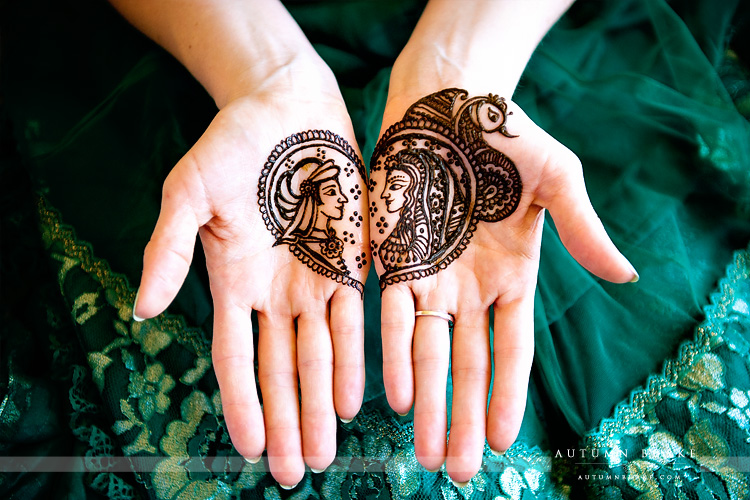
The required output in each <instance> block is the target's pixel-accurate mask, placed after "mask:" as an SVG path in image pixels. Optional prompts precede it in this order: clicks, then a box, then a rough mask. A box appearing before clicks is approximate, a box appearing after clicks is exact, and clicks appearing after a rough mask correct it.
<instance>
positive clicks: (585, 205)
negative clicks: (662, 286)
mask: <svg viewBox="0 0 750 500" xmlns="http://www.w3.org/2000/svg"><path fill="white" fill-rule="evenodd" d="M392 87H393V83H392ZM399 102H405V101H404V100H403V99H400V100H399ZM399 102H397V99H393V100H391V101H390V105H389V107H388V108H387V109H386V114H385V116H386V121H384V125H387V124H390V123H394V122H396V120H400V121H398V122H396V125H394V126H393V127H391V128H389V129H388V130H387V131H386V132H385V134H384V136H383V137H382V138H381V143H379V145H378V147H376V151H375V154H374V155H373V162H372V166H371V169H372V178H371V186H372V189H371V193H370V197H371V199H372V200H373V201H374V202H375V206H376V210H373V213H374V214H375V216H374V217H372V218H371V234H372V235H373V236H372V246H373V256H374V259H375V266H376V269H377V271H378V274H379V275H380V278H381V286H384V291H383V311H382V313H383V314H382V316H383V321H382V323H383V353H384V381H385V385H386V393H387V395H388V399H389V402H390V404H391V406H392V407H393V408H394V410H396V411H397V412H400V413H404V412H406V411H408V410H409V408H410V407H411V406H412V404H413V405H414V425H415V448H416V452H417V457H418V458H419V460H420V461H421V463H422V464H423V465H424V466H425V467H426V468H428V469H436V468H438V467H439V466H440V465H441V464H442V462H443V460H445V459H446V456H447V462H446V464H447V467H448V471H449V473H450V474H451V476H452V477H454V478H459V480H465V479H468V478H470V477H471V476H472V475H473V474H474V473H475V472H476V471H477V470H478V468H479V466H480V464H481V456H482V448H483V445H484V439H485V436H486V437H487V440H488V441H489V444H490V446H491V447H492V448H493V449H496V450H505V449H507V448H508V447H509V446H510V445H511V444H512V442H513V440H514V439H515V436H516V435H517V433H518V429H519V427H520V423H521V418H522V416H523V410H524V407H525V399H526V385H527V383H528V375H529V370H530V366H531V361H532V358H533V297H534V289H535V285H536V274H537V269H538V262H539V250H540V245H541V235H542V228H543V223H544V209H545V208H548V209H550V211H551V213H552V216H553V217H554V218H555V223H556V225H557V228H558V230H559V232H560V234H561V237H562V238H563V242H564V243H565V245H566V246H567V248H568V249H569V251H570V252H571V253H572V254H573V256H574V257H575V258H576V259H578V260H579V262H581V263H582V264H583V265H584V266H586V267H587V268H588V269H589V270H591V271H592V272H594V273H595V274H598V275H599V276H602V277H604V278H606V279H609V280H611V281H616V282H625V281H628V280H630V279H631V278H632V277H633V271H632V267H631V266H630V265H629V263H628V262H627V261H626V260H625V259H624V257H622V256H621V255H620V254H619V252H617V250H616V249H615V247H614V245H613V244H612V243H611V241H610V240H609V238H608V237H607V235H606V232H605V231H604V229H603V227H602V225H601V223H600V222H599V220H598V218H597V217H596V214H595V213H594V211H593V209H592V208H591V205H590V203H589V202H588V198H587V196H586V191H585V187H584V185H583V177H582V175H581V168H580V164H579V163H578V160H577V158H576V157H575V156H574V155H573V154H572V153H571V152H570V151H568V150H567V149H566V148H564V147H563V146H562V145H560V144H559V143H557V142H556V141H555V140H554V139H552V138H551V137H550V136H548V135H547V134H546V133H545V132H543V131H542V130H541V129H540V128H538V127H537V126H536V125H534V124H533V123H532V122H531V121H530V120H529V119H528V118H527V117H526V116H525V114H524V113H523V112H522V111H521V110H520V109H519V108H518V107H517V106H515V104H513V103H507V109H505V106H506V103H504V102H503V101H502V100H498V99H497V98H494V97H489V98H488V97H486V96H485V97H483V98H472V97H470V96H468V95H466V94H465V93H463V92H461V91H459V90H458V89H452V90H445V91H441V92H440V93H436V94H431V95H430V96H427V97H425V98H423V99H420V100H419V101H418V102H417V104H415V105H414V106H409V107H408V110H406V109H405V107H404V106H399V105H398V104H399ZM412 102H414V101H412ZM405 111H406V112H405ZM511 115H512V116H511ZM402 116H403V118H401V117H402ZM506 119H507V122H506V121H504V120H506ZM503 124H506V125H507V130H506V129H504V128H503V127H501V125H503ZM490 308H494V316H495V321H494V331H495V335H494V340H493V346H492V349H490V338H489V309H490ZM415 311H442V312H448V313H450V314H452V315H454V317H455V325H454V330H453V336H452V344H451V340H450V337H449V332H448V323H447V322H446V321H444V320H443V319H440V318H437V317H429V316H428V317H424V316H420V317H418V318H416V319H415ZM451 359H452V362H451V364H450V367H451V369H452V372H453V388H454V389H453V409H454V410H453V415H452V422H451V434H450V442H449V443H448V445H447V447H446V442H445V433H446V431H447V417H446V404H445V390H446V379H447V375H448V370H449V361H450V360H451ZM493 359H494V373H495V375H494V379H495V381H496V382H495V384H494V387H493V389H492V398H491V400H490V405H489V413H487V395H488V392H489V385H490V376H491V373H492V369H493Z"/></svg>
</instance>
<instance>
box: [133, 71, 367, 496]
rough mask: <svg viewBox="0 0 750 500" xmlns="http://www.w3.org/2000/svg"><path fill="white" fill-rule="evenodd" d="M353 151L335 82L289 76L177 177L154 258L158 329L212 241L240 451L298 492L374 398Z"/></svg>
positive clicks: (216, 346) (143, 313)
mask: <svg viewBox="0 0 750 500" xmlns="http://www.w3.org/2000/svg"><path fill="white" fill-rule="evenodd" d="M306 131H317V132H314V133H313V132H310V133H307V132H306ZM325 131H330V132H325ZM347 143H348V144H351V145H354V144H355V142H354V134H353V131H352V128H351V124H350V120H349V117H348V114H347V112H346V109H345V106H344V104H343V101H342V98H341V96H340V93H339V91H338V87H337V86H336V83H335V80H334V79H333V76H332V74H331V73H330V70H329V69H328V68H327V67H325V66H324V65H322V64H321V65H317V64H314V65H310V64H300V63H299V61H296V62H295V63H294V64H291V65H287V66H284V67H283V68H281V69H280V70H279V71H278V72H277V73H274V74H273V78H272V79H269V80H267V81H266V82H265V84H264V85H263V86H260V87H256V88H255V90H254V91H253V92H252V93H250V94H248V95H244V96H240V97H236V98H234V99H233V100H231V101H230V102H228V103H227V104H226V105H225V106H224V107H223V108H222V109H221V111H220V112H219V113H218V114H217V115H216V118H215V119H214V120H213V122H212V123H211V125H210V126H209V127H208V129H207V130H206V132H205V134H204V135H203V136H202V137H201V138H200V140H199V141H198V142H197V143H196V144H195V146H194V147H193V148H192V149H191V150H190V151H189V152H188V153H187V154H186V155H185V156H184V157H183V158H182V159H181V160H180V162H179V163H178V164H177V165H176V166H175V167H174V169H173V170H172V172H171V173H170V175H169V176H168V177H167V179H166V182H165V183H164V191H163V199H162V208H161V213H160V215H159V220H158V222H157V225H156V228H155V230H154V233H153V236H152V238H151V241H150V242H149V244H148V246H147V247H146V251H145V255H144V268H143V278H142V281H141V286H140V289H139V295H138V298H137V304H136V306H135V313H136V314H137V315H138V316H140V317H141V318H150V317H153V316H155V315H157V314H159V313H160V312H162V311H163V310H164V309H165V308H166V307H167V305H168V304H169V303H170V302H171V301H172V300H173V298H174V297H175V295H176V294H177V291H178V290H179V288H180V286H181V284H182V282H183V280H184V278H185V276H186V274H187V271H188V267H189V265H190V262H191V259H192V251H193V246H194V241H195V235H196V233H199V234H200V238H201V242H202V244H203V248H204V250H205V254H206V264H207V268H208V273H209V277H210V283H211V294H212V296H213V301H214V309H215V320H214V339H213V347H212V351H213V363H214V369H215V371H216V377H217V379H218V382H219V385H220V388H221V398H222V406H223V411H224V415H225V418H226V422H227V426H228V429H229V433H230V435H231V438H232V442H233V444H234V446H235V447H236V449H237V450H238V451H239V452H240V453H241V454H242V455H243V456H245V457H246V458H248V459H255V458H256V457H260V455H261V453H262V452H263V450H264V448H266V447H267V449H268V463H269V467H270V470H271V472H272V474H273V475H274V477H275V478H276V479H277V480H278V481H279V483H281V484H282V485H286V486H291V485H295V484H296V483H298V482H299V480H300V479H301V478H302V476H303V474H304V470H305V463H307V465H309V466H310V467H311V468H313V469H325V468H326V467H327V466H328V465H329V464H330V463H331V462H332V461H333V459H334V457H335V452H336V414H338V415H339V417H341V418H342V419H351V418H352V417H354V416H355V415H356V413H357V412H358V410H359V407H360V404H361V401H362V396H363V392H364V364H363V363H364V352H363V311H362V296H361V290H362V284H363V283H364V280H365V277H366V276H367V271H368V268H369V261H370V257H369V253H368V252H369V250H368V248H367V245H365V242H367V239H368V229H367V224H365V223H362V222H361V220H362V215H361V214H364V213H365V210H366V206H367V193H366V190H365V189H364V186H365V183H364V180H363V178H362V174H363V172H364V170H363V169H362V168H359V167H361V160H359V152H358V151H356V150H354V149H352V148H351V147H349V145H348V144H347ZM354 147H356V146H354ZM253 310H254V311H257V315H258V323H259V345H258V381H259V383H260V389H261V392H262V395H263V408H262V409H261V406H260V404H259V398H258V394H257V391H256V384H255V372H254V367H253V362H254V360H253V333H252V325H251V319H250V318H251V312H252V311H253ZM298 384H299V388H300V392H301V409H300V404H299V399H298V391H297V387H298ZM303 458H304V461H303Z"/></svg>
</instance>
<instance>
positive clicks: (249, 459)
mask: <svg viewBox="0 0 750 500" xmlns="http://www.w3.org/2000/svg"><path fill="white" fill-rule="evenodd" d="M244 458H245V462H247V463H249V464H257V463H258V462H260V459H261V457H259V456H258V457H255V458H248V457H244Z"/></svg>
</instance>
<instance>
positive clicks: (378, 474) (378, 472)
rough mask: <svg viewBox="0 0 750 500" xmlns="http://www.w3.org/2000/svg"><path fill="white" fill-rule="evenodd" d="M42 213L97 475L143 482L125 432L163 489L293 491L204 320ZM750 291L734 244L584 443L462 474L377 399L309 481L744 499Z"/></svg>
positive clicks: (392, 488)
mask: <svg viewBox="0 0 750 500" xmlns="http://www.w3.org/2000/svg"><path fill="white" fill-rule="evenodd" d="M39 215H40V221H41V227H42V234H43V235H44V244H45V247H46V248H47V249H48V250H49V252H50V256H51V257H52V259H53V261H54V262H55V263H56V270H57V277H58V281H59V285H60V287H61V289H63V290H68V291H72V290H75V292H74V293H73V295H72V297H74V298H73V300H72V305H71V314H72V317H73V318H74V320H75V322H76V323H77V324H78V325H79V327H80V328H79V329H78V332H79V336H80V340H81V341H82V343H83V345H84V346H88V349H86V350H87V351H88V355H87V359H88V364H89V369H85V368H84V367H82V366H75V365H74V367H73V378H72V379H71V387H70V392H69V394H70V402H71V407H72V409H73V415H72V418H71V420H70V427H71V430H72V431H73V433H74V434H75V435H76V436H77V437H78V439H79V440H81V442H83V443H85V444H86V445H87V446H86V451H85V456H86V457H87V460H86V462H85V464H86V470H87V471H89V472H91V475H90V476H89V477H90V481H89V483H88V485H89V487H91V488H92V489H94V490H96V491H98V492H100V493H102V494H104V495H106V496H107V497H108V498H118V499H119V498H136V497H137V494H136V492H135V491H134V489H133V487H132V486H131V485H129V484H127V483H126V482H125V481H124V480H123V479H122V478H121V477H120V476H119V475H117V474H115V473H111V472H107V469H108V465H107V460H108V459H107V457H113V456H116V454H115V448H116V447H114V446H113V444H112V443H113V441H117V442H119V448H120V449H121V450H122V453H123V454H124V455H125V457H127V459H128V460H129V462H130V464H131V467H132V468H133V470H134V471H135V473H136V476H137V478H138V482H139V483H141V484H143V485H144V486H145V487H146V490H147V491H148V492H149V493H150V495H151V496H152V497H154V498H158V499H171V498H188V497H189V498H196V499H197V498H201V499H203V498H205V499H215V498H230V497H236V496H240V495H242V492H243V491H253V492H255V493H257V494H261V493H262V494H263V496H264V497H267V496H270V497H279V496H280V495H281V494H282V492H283V490H281V489H280V488H279V486H278V485H277V484H276V482H275V481H274V480H273V478H272V477H271V476H270V474H268V473H267V471H266V469H265V465H264V462H261V463H259V464H255V465H251V464H247V463H245V462H244V461H243V460H242V459H241V457H239V456H238V455H237V454H236V452H235V451H234V450H233V448H232V447H231V443H230V441H229V436H228V433H227V432H226V428H225V427H224V424H223V420H222V416H221V415H222V414H221V400H220V396H219V392H218V387H217V385H216V381H215V379H214V378H213V375H212V372H211V369H210V368H211V361H210V358H209V357H206V356H204V355H201V353H202V352H204V351H203V348H202V347H198V349H196V346H203V345H205V339H204V338H203V336H202V334H201V333H200V331H198V330H196V329H186V328H185V326H184V322H183V321H181V320H180V318H175V317H159V318H155V319H153V320H147V321H145V322H143V323H136V322H134V321H132V316H131V313H132V311H131V309H130V308H131V304H132V297H133V290H132V289H131V288H130V287H129V286H128V283H127V280H126V279H125V278H124V277H123V276H120V275H117V274H116V273H113V272H112V271H111V270H109V269H108V267H107V265H106V263H105V262H103V261H102V260H99V259H96V258H95V257H94V256H93V255H92V251H91V249H90V247H89V246H88V245H86V244H84V243H81V242H78V241H77V240H76V238H75V234H74V232H73V230H72V229H71V228H69V227H67V226H65V225H64V224H62V223H61V221H60V219H59V216H58V214H57V213H56V212H55V211H54V210H53V209H52V208H51V207H49V205H48V204H47V202H46V201H45V200H44V199H43V198H41V199H40V201H39ZM118 290H119V292H118ZM121 294H122V295H121ZM748 304H750V250H747V249H746V250H742V251H738V252H736V253H735V256H734V259H733V262H732V263H731V264H730V265H729V266H728V268H727V272H726V275H725V277H724V278H723V279H722V280H721V282H720V284H719V288H718V291H717V292H716V293H714V294H713V295H712V297H711V304H710V305H709V306H707V307H706V308H705V309H704V311H705V315H706V319H705V320H704V321H703V322H702V323H701V324H700V326H699V327H698V328H697V329H696V332H695V336H694V338H693V339H692V340H690V341H687V342H685V343H684V344H683V345H682V346H681V347H680V349H679V353H678V355H677V356H676V357H675V358H673V359H671V360H669V361H667V362H666V364H665V365H664V368H663V370H662V373H661V374H660V375H658V376H653V377H651V378H650V379H649V381H648V384H647V385H646V386H645V387H643V388H640V389H636V390H634V391H633V393H632V394H631V397H630V399H629V401H627V402H623V403H622V404H620V405H618V407H617V409H616V410H615V412H614V414H613V415H612V417H611V418H608V419H605V420H604V421H603V422H602V424H601V425H600V426H599V428H598V429H597V430H596V431H593V432H591V433H589V434H588V435H587V436H586V437H585V438H584V439H583V440H582V441H581V442H580V443H579V444H578V445H577V446H576V447H575V448H572V449H566V450H559V449H558V450H549V449H547V450H542V449H540V448H539V447H530V446H528V445H527V444H525V443H523V442H518V443H516V444H515V445H514V446H513V447H512V448H511V449H510V450H508V451H507V452H506V453H505V454H504V455H503V456H495V455H494V454H493V453H492V452H491V451H490V450H489V448H487V447H486V448H485V454H484V464H483V467H482V469H481V471H480V472H479V473H478V474H477V475H476V476H475V477H474V478H473V479H472V480H471V481H470V482H469V484H467V485H466V486H463V487H458V486H456V485H454V484H453V483H452V482H451V481H450V478H449V477H448V475H447V474H446V473H445V470H444V469H443V470H441V471H439V472H437V473H431V472H428V471H426V470H425V469H424V468H423V467H422V466H421V465H419V463H418V462H417V460H416V457H415V455H414V447H413V427H412V424H411V422H408V421H402V419H400V418H399V417H396V416H394V415H393V414H391V415H385V414H384V413H383V412H381V411H380V410H379V409H377V408H371V407H367V406H366V407H365V408H363V410H362V411H361V412H360V414H359V415H358V416H357V417H356V418H355V419H354V420H353V421H352V422H350V423H347V424H341V425H340V427H339V437H338V442H339V444H338V452H337V458H336V460H335V461H334V463H333V465H331V467H329V468H328V469H327V470H326V471H325V472H323V473H322V474H313V473H312V472H308V473H307V474H306V475H305V478H304V479H303V481H302V482H301V483H300V484H299V485H298V486H297V488H295V490H294V491H295V494H296V496H298V497H299V498H308V497H314V498H320V497H322V498H331V499H339V498H365V497H367V498H370V497H380V496H386V497H392V498H432V497H434V496H436V495H440V496H442V497H444V498H471V497H474V496H481V497H488V496H492V497H495V496H498V495H500V496H502V497H507V498H570V497H574V498H575V497H577V496H578V495H584V494H586V495H591V496H593V497H597V498H599V497H602V498H630V497H633V496H638V495H646V497H647V498H662V496H664V497H674V498H683V496H684V497H685V498H691V497H697V498H702V497H704V496H706V495H711V496H706V498H714V496H713V495H716V494H717V493H719V492H721V494H723V495H726V496H727V498H738V499H739V498H744V497H746V496H747V495H748V494H749V493H750V484H749V483H748V479H747V474H746V473H747V472H748V467H747V458H743V457H747V456H750V455H749V453H750V445H749V444H748V442H750V375H748V374H750V308H749V307H750V306H749V305H748ZM89 373H90V377H91V378H90V379H89V377H88V374H89ZM87 384H88V387H87ZM93 387H96V388H98V389H99V391H100V392H101V393H102V395H103V396H104V397H105V400H104V404H105V405H106V406H107V407H108V408H107V411H108V412H109V413H111V414H112V415H114V416H118V417H117V419H116V421H115V422H114V425H113V426H112V432H109V433H108V432H106V431H104V430H102V429H100V428H98V427H97V426H96V425H94V424H90V423H89V425H85V424H82V423H81V421H82V420H85V419H86V415H87V414H88V413H92V412H94V413H95V412H96V411H97V405H96V404H95V403H93V402H91V401H90V400H89V398H92V396H91V395H90V393H91V392H92V389H93ZM86 393H89V395H87V394H86ZM6 399H7V398H6ZM143 458H155V460H149V461H142V459H143ZM222 459H223V460H222ZM110 460H111V458H110ZM216 464H220V467H217V466H216ZM185 495H187V496H185ZM646 497H644V498H646Z"/></svg>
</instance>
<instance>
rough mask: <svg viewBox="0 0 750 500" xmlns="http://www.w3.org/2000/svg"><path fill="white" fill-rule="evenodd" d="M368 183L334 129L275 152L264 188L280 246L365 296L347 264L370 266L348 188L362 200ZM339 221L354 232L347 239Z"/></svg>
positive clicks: (262, 199)
mask: <svg viewBox="0 0 750 500" xmlns="http://www.w3.org/2000/svg"><path fill="white" fill-rule="evenodd" d="M363 179H365V168H364V165H363V164H362V161H361V160H360V159H359V157H358V156H357V154H356V153H355V152H354V149H352V147H351V146H350V145H349V143H348V142H346V141H345V140H344V139H342V138H341V137H339V136H338V135H336V134H334V133H332V132H330V131H328V130H308V131H307V132H301V133H299V134H293V135H291V136H289V137H287V138H286V139H284V140H283V141H281V142H280V143H279V144H278V145H277V146H276V147H275V148H274V149H273V151H272V152H271V154H270V155H269V156H268V160H267V161H266V163H265V165H264V166H263V170H262V171H261V177H260V182H259V184H258V203H259V204H260V213H261V215H262V217H263V221H264V222H265V223H266V227H267V228H268V230H269V231H271V233H272V234H273V236H274V238H276V243H274V246H277V245H281V244H285V245H288V246H289V250H290V251H291V252H292V254H294V256H295V257H297V258H298V259H299V260H300V261H301V262H303V263H304V264H306V265H307V266H308V267H309V268H310V269H312V270H313V271H315V272H316V273H318V274H321V275H323V276H325V277H327V278H331V279H332V280H334V281H336V282H338V283H343V284H345V285H348V286H351V287H354V288H356V289H357V290H359V292H360V293H364V286H363V285H362V282H360V281H359V280H357V279H355V278H353V277H352V276H351V270H350V269H349V268H348V267H347V262H348V261H356V263H357V267H358V268H360V269H361V268H362V267H363V266H365V265H366V260H365V259H366V254H364V253H361V251H360V249H359V247H356V246H355V245H356V243H357V242H356V241H355V232H356V231H353V228H352V227H351V226H352V225H354V226H355V227H360V226H361V224H362V216H361V215H360V214H359V213H358V212H357V211H356V210H350V209H351V207H352V204H350V203H349V201H350V198H349V197H347V195H346V194H344V191H345V190H346V189H344V188H348V194H349V196H350V197H351V198H352V200H353V201H356V200H359V198H360V197H361V196H362V189H361V187H360V183H363V182H364V181H363ZM342 185H343V186H344V188H342ZM353 206H356V204H355V205H353ZM350 212H351V213H350ZM347 216H348V217H347ZM338 221H344V224H349V226H348V229H350V230H352V231H351V232H350V231H343V232H342V233H341V236H343V238H342V237H340V236H339V232H338V231H337V227H336V224H337V223H338ZM338 229H339V230H340V229H342V228H341V227H339V228H338ZM354 254H356V256H355V255H354Z"/></svg>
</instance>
